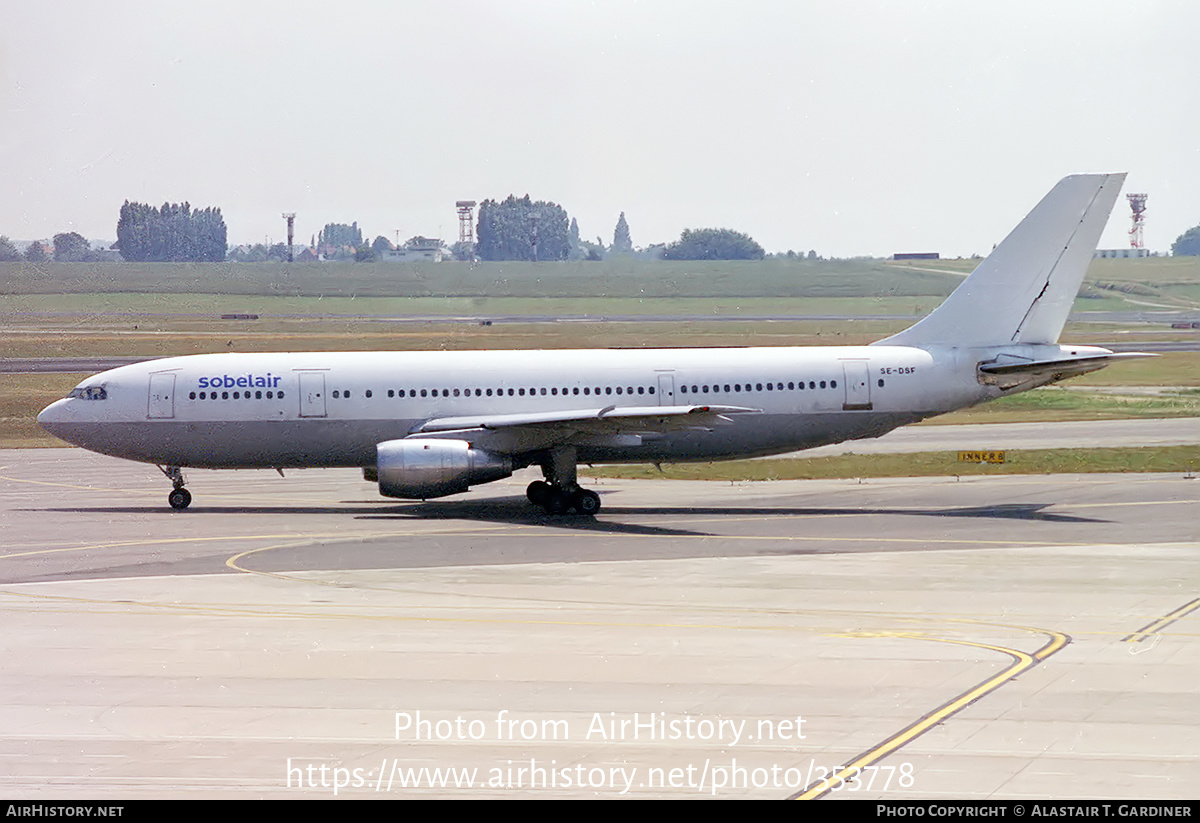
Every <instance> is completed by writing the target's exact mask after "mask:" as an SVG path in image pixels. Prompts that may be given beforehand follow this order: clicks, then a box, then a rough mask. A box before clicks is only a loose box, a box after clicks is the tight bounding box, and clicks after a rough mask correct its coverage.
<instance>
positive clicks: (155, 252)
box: [117, 200, 226, 263]
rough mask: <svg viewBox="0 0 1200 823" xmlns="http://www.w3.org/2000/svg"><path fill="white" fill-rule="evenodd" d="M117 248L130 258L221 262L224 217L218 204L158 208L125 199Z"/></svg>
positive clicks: (223, 245) (183, 204)
mask: <svg viewBox="0 0 1200 823" xmlns="http://www.w3.org/2000/svg"><path fill="white" fill-rule="evenodd" d="M117 248H118V249H120V251H121V257H123V258H124V259H125V260H129V261H131V262H146V261H154V262H198V263H199V262H221V261H223V260H224V259H225V248H226V229H225V218H223V217H222V216H221V210H220V209H218V208H211V207H210V208H206V209H199V210H193V209H192V206H191V204H190V203H163V204H162V207H161V208H155V207H154V206H151V205H149V204H147V203H133V202H130V201H128V200H126V201H125V204H124V205H123V206H121V214H120V217H119V218H118V219H117Z"/></svg>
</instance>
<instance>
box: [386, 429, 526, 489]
mask: <svg viewBox="0 0 1200 823" xmlns="http://www.w3.org/2000/svg"><path fill="white" fill-rule="evenodd" d="M375 473H376V476H377V479H378V481H379V493H380V494H382V495H386V496H387V497H405V498H409V499H414V500H428V499H430V498H433V497H445V496H446V495H448V494H457V493H458V492H465V491H466V490H467V489H468V488H469V487H470V486H477V485H479V484H480V483H490V482H492V481H493V480H500V479H502V478H505V477H508V476H510V475H511V474H512V473H513V467H512V459H511V458H509V457H506V456H504V455H499V454H492V453H491V452H485V451H480V450H479V449H473V448H471V444H470V443H468V442H467V441H465V440H434V439H429V440H388V441H386V442H383V443H380V444H379V445H377V446H376V447H375Z"/></svg>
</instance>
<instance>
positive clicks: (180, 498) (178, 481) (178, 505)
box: [158, 466, 192, 510]
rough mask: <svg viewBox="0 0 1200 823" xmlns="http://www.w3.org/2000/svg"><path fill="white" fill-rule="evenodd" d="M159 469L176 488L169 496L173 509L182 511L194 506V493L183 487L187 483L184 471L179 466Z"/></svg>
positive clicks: (168, 499)
mask: <svg viewBox="0 0 1200 823" xmlns="http://www.w3.org/2000/svg"><path fill="white" fill-rule="evenodd" d="M158 469H159V471H161V472H162V473H163V474H165V475H166V476H167V479H168V480H170V481H171V485H172V486H174V488H173V489H171V493H170V494H168V495H167V502H168V503H170V504H171V508H172V509H179V510H182V509H186V508H187V507H188V506H190V505H192V493H191V492H190V491H188V490H187V489H185V488H184V487H183V485H184V483H185V481H184V479H183V470H182V469H180V468H179V467H178V466H159V467H158Z"/></svg>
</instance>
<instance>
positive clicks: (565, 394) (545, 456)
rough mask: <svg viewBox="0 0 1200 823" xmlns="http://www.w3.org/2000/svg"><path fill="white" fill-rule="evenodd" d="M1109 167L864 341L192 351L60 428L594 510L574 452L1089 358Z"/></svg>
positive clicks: (876, 410) (145, 449) (131, 369)
mask: <svg viewBox="0 0 1200 823" xmlns="http://www.w3.org/2000/svg"><path fill="white" fill-rule="evenodd" d="M1124 178H1125V175H1124V174H1089V175H1076V176H1072V177H1067V178H1065V179H1063V180H1062V181H1060V182H1059V183H1058V185H1056V186H1055V187H1054V188H1053V189H1052V190H1051V191H1050V193H1049V194H1047V195H1046V196H1045V197H1044V198H1043V199H1042V201H1041V202H1040V203H1038V205H1037V206H1036V207H1034V209H1033V211H1031V212H1030V213H1029V215H1028V216H1027V217H1026V218H1025V219H1024V220H1023V221H1021V223H1020V224H1019V225H1018V226H1017V227H1016V228H1015V229H1014V230H1013V231H1012V233H1011V234H1009V235H1008V237H1006V238H1005V239H1004V241H1003V242H1001V243H1000V245H999V246H997V247H996V249H995V250H994V251H993V252H992V254H991V255H989V256H988V257H987V258H986V259H985V260H984V261H983V262H982V263H980V264H979V266H978V267H977V268H976V269H975V270H974V272H972V273H971V275H970V276H969V277H968V278H967V279H966V280H964V281H963V282H962V283H961V284H960V285H959V287H958V288H957V289H955V291H954V292H953V293H952V294H951V295H950V296H949V297H948V298H947V299H946V300H945V302H943V303H942V304H941V305H940V306H939V307H938V308H936V309H935V310H934V311H933V312H932V313H931V314H929V315H928V316H927V317H925V318H924V319H922V320H921V321H920V322H918V323H917V324H916V325H914V326H912V327H910V328H908V329H906V330H904V331H902V332H900V333H898V334H894V335H892V336H891V337H888V338H886V339H884V340H880V341H878V342H876V343H873V344H871V345H869V346H855V347H829V348H826V347H806V348H784V347H779V348H775V347H772V348H722V349H661V350H656V349H643V350H564V351H523V352H513V351H463V352H440V351H438V352H369V353H362V352H331V353H322V352H309V353H290V352H289V353H277V354H230V353H222V354H202V355H193V356H189V357H171V358H166V359H162V360H154V361H150V362H146V363H139V364H135V365H130V366H124V367H121V368H117V369H112V370H110V371H106V372H102V373H100V374H97V375H95V376H94V377H89V378H88V379H86V380H84V381H83V382H82V383H80V384H79V385H78V386H77V387H75V388H74V389H73V390H72V391H71V393H70V395H69V396H67V397H66V398H64V399H62V400H59V401H57V402H55V403H53V404H51V405H50V406H48V407H47V408H46V409H45V410H43V411H42V413H41V414H39V415H38V422H39V423H41V425H42V426H43V427H45V428H46V429H47V430H48V431H50V432H51V433H52V434H54V435H55V436H57V437H59V438H61V439H63V440H66V441H68V442H70V443H74V444H76V445H79V446H82V447H84V448H86V449H91V450H92V451H96V452H101V453H103V454H109V455H113V456H115V457H122V458H126V459H129V460H140V461H143V462H146V463H154V464H157V465H158V466H159V468H160V469H161V470H162V471H163V472H164V473H165V474H166V475H167V477H168V478H170V480H171V481H172V483H173V489H172V491H171V492H170V495H169V497H168V502H169V503H170V505H171V506H172V507H174V508H176V509H185V508H187V506H188V505H189V504H190V503H191V499H192V496H191V493H190V492H189V491H188V490H187V489H186V488H185V481H184V476H183V472H182V469H184V468H189V467H203V468H225V469H249V468H273V469H279V470H282V469H285V468H289V467H293V468H295V467H329V466H342V467H347V466H353V467H360V468H362V469H363V473H364V475H365V476H366V477H367V478H368V479H370V480H373V481H375V482H377V483H378V484H379V491H380V493H382V494H384V495H387V496H390V497H398V498H409V499H428V498H436V497H442V496H445V495H449V494H455V493H458V492H463V491H466V490H467V489H468V487H470V486H474V485H478V484H481V483H488V482H491V481H493V480H498V479H500V478H504V477H508V476H509V475H511V474H512V473H513V472H514V471H516V470H518V469H522V468H524V467H526V466H531V465H535V464H536V465H539V466H541V468H542V473H543V475H544V477H545V479H544V480H537V481H534V482H533V483H531V484H530V485H529V488H528V492H527V494H528V497H529V499H530V501H531V502H532V503H534V504H536V505H539V506H542V507H543V508H545V509H546V510H547V511H548V512H551V513H555V514H557V513H563V512H567V511H571V510H574V511H576V512H579V513H582V514H594V513H595V512H597V511H599V509H600V497H599V495H597V494H596V493H595V492H593V491H590V490H588V489H582V488H580V487H579V484H578V482H577V480H576V464H577V463H579V462H585V463H633V462H682V461H696V460H720V459H729V458H738V457H755V456H762V455H770V454H780V453H783V452H791V451H797V450H800V449H808V448H814V447H816V446H822V445H825V444H828V443H837V442H840V441H844V440H855V439H860V438H869V437H878V436H879V435H881V434H884V433H886V432H889V431H891V430H892V429H895V428H896V427H898V426H903V425H905V424H907V423H914V422H916V421H918V420H923V419H925V418H927V417H932V416H934V415H938V414H943V413H945V412H949V411H953V410H955V409H960V408H964V407H966V406H972V405H975V404H977V403H980V402H983V401H985V400H990V399H993V398H996V397H1002V396H1005V395H1009V394H1014V393H1016V392H1021V391H1025V390H1027V389H1031V388H1034V387H1036V386H1042V385H1045V384H1047V383H1053V382H1055V381H1058V380H1062V379H1064V378H1067V377H1073V376H1076V375H1080V374H1084V373H1087V372H1090V371H1094V370H1096V369H1100V368H1103V367H1104V366H1106V365H1108V364H1109V363H1110V362H1112V361H1113V360H1115V359H1117V358H1121V357H1138V356H1142V355H1138V354H1114V353H1113V352H1111V351H1109V350H1108V349H1103V348H1097V347H1091V346H1061V345H1058V342H1057V341H1058V337H1059V334H1060V333H1061V331H1062V328H1063V324H1064V323H1065V322H1066V318H1067V313H1068V312H1069V310H1070V308H1071V304H1072V302H1073V300H1074V298H1075V295H1076V293H1077V292H1078V290H1079V286H1080V283H1081V282H1082V280H1083V276H1084V273H1085V271H1086V269H1087V266H1088V262H1089V261H1090V260H1091V257H1092V253H1093V252H1094V250H1095V248H1096V244H1097V243H1098V242H1099V239H1100V233H1101V231H1102V230H1103V228H1104V224H1105V223H1106V222H1107V220H1108V215H1109V212H1110V211H1111V210H1112V207H1113V204H1114V202H1115V200H1116V198H1117V194H1118V192H1119V190H1120V187H1121V184H1122V182H1123V181H1124Z"/></svg>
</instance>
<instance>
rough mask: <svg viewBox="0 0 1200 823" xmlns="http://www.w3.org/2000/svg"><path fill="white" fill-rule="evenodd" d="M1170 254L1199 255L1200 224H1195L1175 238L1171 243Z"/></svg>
mask: <svg viewBox="0 0 1200 823" xmlns="http://www.w3.org/2000/svg"><path fill="white" fill-rule="evenodd" d="M1171 254H1173V255H1175V256H1177V257H1178V256H1182V255H1189V256H1196V255H1200V226H1195V227H1194V228H1190V229H1188V230H1187V231H1185V232H1184V233H1183V234H1181V235H1179V236H1178V237H1177V238H1175V242H1174V243H1172V244H1171Z"/></svg>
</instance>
